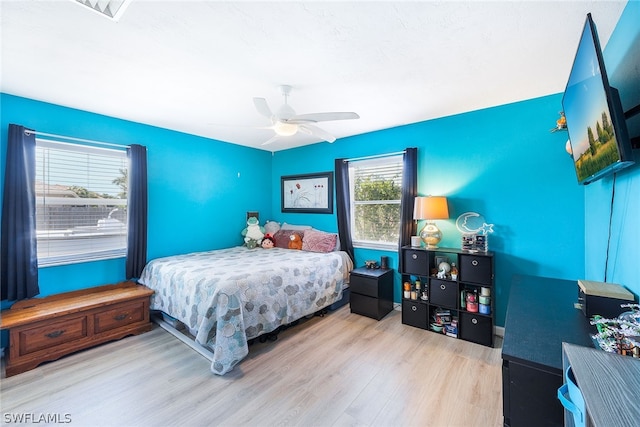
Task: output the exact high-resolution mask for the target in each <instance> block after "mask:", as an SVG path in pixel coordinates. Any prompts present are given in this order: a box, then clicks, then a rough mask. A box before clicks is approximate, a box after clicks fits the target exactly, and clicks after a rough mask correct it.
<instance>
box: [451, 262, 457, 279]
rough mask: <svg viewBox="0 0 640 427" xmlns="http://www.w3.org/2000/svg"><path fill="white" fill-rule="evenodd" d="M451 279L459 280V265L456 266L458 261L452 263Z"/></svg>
mask: <svg viewBox="0 0 640 427" xmlns="http://www.w3.org/2000/svg"><path fill="white" fill-rule="evenodd" d="M451 280H458V267H456V263H455V262H452V263H451Z"/></svg>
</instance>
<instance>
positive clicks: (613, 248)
mask: <svg viewBox="0 0 640 427" xmlns="http://www.w3.org/2000/svg"><path fill="white" fill-rule="evenodd" d="M595 19H596V17H594V20H595ZM638 22H640V2H639V1H630V2H629V3H627V6H626V7H625V10H624V11H623V14H622V16H621V17H620V20H619V21H618V24H617V26H616V29H615V31H614V33H613V35H612V36H611V38H610V39H609V42H608V43H607V46H606V48H605V50H604V57H605V66H606V67H607V73H608V74H609V76H610V83H611V85H612V86H614V87H616V88H618V90H619V91H620V98H621V99H622V100H623V107H624V110H625V111H626V110H628V109H630V108H631V107H633V106H636V105H640V67H638V64H640V25H638ZM596 24H597V22H596ZM638 122H640V116H636V117H634V118H632V119H631V120H628V123H629V124H630V127H629V129H630V133H631V135H632V136H636V137H640V126H637V123H638ZM634 159H635V161H636V163H637V164H636V165H634V166H633V167H631V168H629V169H627V170H623V171H621V172H619V173H618V174H617V175H616V178H615V183H614V179H613V177H611V176H610V177H607V178H606V179H603V180H601V181H597V182H595V183H593V184H590V185H589V186H587V187H585V213H584V215H585V231H584V233H585V236H586V245H585V260H586V272H585V275H586V278H587V279H589V280H596V281H604V280H605V271H606V272H607V274H606V279H607V282H612V283H618V284H621V285H623V286H625V287H626V288H628V289H629V290H631V291H632V292H633V293H635V295H636V297H637V296H638V295H640V256H639V255H638V254H639V253H640V252H639V248H638V244H639V242H640V225H639V223H638V219H639V218H640V150H638V149H636V150H634ZM614 190H615V192H614ZM612 196H613V199H614V203H613V207H611V199H612ZM610 217H611V236H610V238H609V232H608V230H609V220H610ZM607 247H609V256H608V257H607ZM607 258H608V262H607Z"/></svg>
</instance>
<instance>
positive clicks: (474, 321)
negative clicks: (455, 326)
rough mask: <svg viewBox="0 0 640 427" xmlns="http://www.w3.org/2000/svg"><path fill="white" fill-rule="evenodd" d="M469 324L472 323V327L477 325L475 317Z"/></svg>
mask: <svg viewBox="0 0 640 427" xmlns="http://www.w3.org/2000/svg"><path fill="white" fill-rule="evenodd" d="M471 323H473V324H474V325H477V324H478V319H476V318H475V317H474V318H473V319H471Z"/></svg>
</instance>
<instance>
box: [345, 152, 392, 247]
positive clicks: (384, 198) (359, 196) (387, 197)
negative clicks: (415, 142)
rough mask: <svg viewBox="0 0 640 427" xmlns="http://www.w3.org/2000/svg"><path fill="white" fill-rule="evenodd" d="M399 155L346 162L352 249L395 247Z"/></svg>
mask: <svg viewBox="0 0 640 427" xmlns="http://www.w3.org/2000/svg"><path fill="white" fill-rule="evenodd" d="M402 169H403V162H402V155H393V156H388V157H381V158H376V159H368V160H358V161H352V162H349V183H350V197H351V233H352V240H353V242H354V244H355V245H359V246H376V245H397V243H398V237H399V233H400V200H401V196H402Z"/></svg>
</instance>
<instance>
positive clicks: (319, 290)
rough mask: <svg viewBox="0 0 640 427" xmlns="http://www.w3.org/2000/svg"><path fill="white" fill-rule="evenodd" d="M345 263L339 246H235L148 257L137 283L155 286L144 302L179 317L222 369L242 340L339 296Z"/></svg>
mask: <svg viewBox="0 0 640 427" xmlns="http://www.w3.org/2000/svg"><path fill="white" fill-rule="evenodd" d="M352 268H353V263H352V261H351V259H350V258H349V256H348V255H347V254H346V252H342V251H332V252H328V253H321V252H309V251H301V250H290V249H284V248H277V247H276V248H273V249H268V250H265V249H260V248H257V249H248V248H246V247H244V246H238V247H233V248H227V249H219V250H214V251H208V252H197V253H191V254H185V255H176V256H170V257H165V258H158V259H155V260H152V261H150V262H149V263H148V264H147V266H146V267H145V269H144V271H143V273H142V275H141V277H140V279H139V282H140V283H142V284H143V285H145V286H147V287H149V288H150V289H153V290H154V291H155V293H154V295H153V296H152V298H151V309H152V310H159V311H161V312H163V313H164V314H166V315H168V316H170V317H171V318H173V319H177V320H178V321H179V322H181V323H183V324H184V325H185V326H186V328H187V329H188V331H189V333H190V334H191V335H192V336H193V337H194V339H195V342H196V343H197V344H199V345H201V346H204V347H206V348H207V349H210V350H211V351H212V352H213V355H212V358H211V359H212V360H211V371H212V372H213V373H215V374H219V375H223V374H225V373H227V372H229V371H230V370H231V369H233V367H234V366H235V365H236V364H238V363H239V362H240V361H241V360H242V359H243V358H245V357H246V356H247V355H248V354H249V348H248V343H247V341H248V340H251V339H253V338H256V337H258V336H260V335H263V334H267V333H269V332H272V331H275V330H276V329H277V328H278V327H280V326H284V325H288V324H290V323H292V322H294V321H296V320H298V319H301V318H303V317H305V316H308V315H312V314H314V313H316V312H318V311H319V310H322V309H323V308H325V307H327V306H329V305H331V304H333V303H334V302H336V301H339V300H340V299H341V298H342V290H343V286H344V285H345V284H346V283H347V281H348V275H349V271H350V270H351V269H352Z"/></svg>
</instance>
